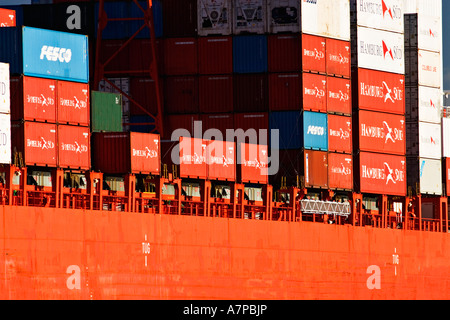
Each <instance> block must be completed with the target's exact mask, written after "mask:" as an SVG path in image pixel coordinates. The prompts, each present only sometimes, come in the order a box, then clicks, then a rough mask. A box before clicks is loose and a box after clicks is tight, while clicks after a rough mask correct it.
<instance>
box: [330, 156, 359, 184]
mask: <svg viewBox="0 0 450 320" xmlns="http://www.w3.org/2000/svg"><path fill="white" fill-rule="evenodd" d="M328 186H329V187H330V189H337V190H353V157H352V155H350V154H343V153H333V152H330V153H328Z"/></svg>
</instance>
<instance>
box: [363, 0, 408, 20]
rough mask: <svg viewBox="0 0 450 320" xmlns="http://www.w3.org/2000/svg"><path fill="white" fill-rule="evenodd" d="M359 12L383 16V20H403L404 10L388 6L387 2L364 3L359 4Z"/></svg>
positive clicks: (382, 0) (395, 6)
mask: <svg viewBox="0 0 450 320" xmlns="http://www.w3.org/2000/svg"><path fill="white" fill-rule="evenodd" d="M359 11H360V12H365V13H369V14H373V15H378V16H383V19H386V18H387V19H390V20H401V19H403V14H402V9H401V7H400V6H397V5H391V6H388V5H387V4H386V0H381V2H380V1H364V0H361V1H360V3H359Z"/></svg>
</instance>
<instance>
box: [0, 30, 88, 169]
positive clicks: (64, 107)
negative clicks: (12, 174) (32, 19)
mask: <svg viewBox="0 0 450 320" xmlns="http://www.w3.org/2000/svg"><path fill="white" fill-rule="evenodd" d="M0 38H1V41H2V43H3V44H5V47H6V48H8V49H9V50H2V51H1V58H0V60H2V61H5V62H8V63H10V66H11V70H10V72H11V74H14V75H15V77H13V78H11V81H10V84H11V120H12V125H11V127H12V129H11V131H12V137H13V141H12V148H13V150H14V153H13V155H12V156H13V159H14V163H18V164H24V165H30V166H48V167H60V168H70V169H82V170H88V169H89V168H90V147H89V146H90V128H89V125H90V108H89V105H90V103H89V84H88V81H89V71H88V43H87V38H86V36H82V35H75V34H69V33H61V32H56V31H51V30H44V29H38V28H31V27H23V28H21V27H17V28H16V27H10V28H1V29H0Z"/></svg>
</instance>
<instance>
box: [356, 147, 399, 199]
mask: <svg viewBox="0 0 450 320" xmlns="http://www.w3.org/2000/svg"><path fill="white" fill-rule="evenodd" d="M354 168H355V174H354V177H355V189H357V190H356V191H358V192H362V193H368V194H386V193H387V190H389V194H390V195H396V196H405V195H406V158H405V157H404V156H396V155H387V154H379V153H369V152H361V153H360V154H359V156H357V157H355V167H354Z"/></svg>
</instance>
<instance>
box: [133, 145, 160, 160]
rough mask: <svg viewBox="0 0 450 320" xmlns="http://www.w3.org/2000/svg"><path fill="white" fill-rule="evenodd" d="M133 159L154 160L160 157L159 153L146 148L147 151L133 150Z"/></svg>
mask: <svg viewBox="0 0 450 320" xmlns="http://www.w3.org/2000/svg"><path fill="white" fill-rule="evenodd" d="M133 157H143V158H146V159H153V158H157V157H158V151H156V150H153V149H150V148H149V147H145V150H139V149H134V148H133Z"/></svg>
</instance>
